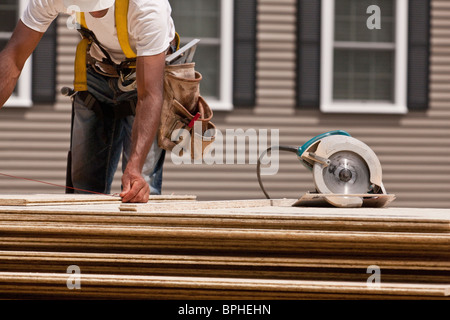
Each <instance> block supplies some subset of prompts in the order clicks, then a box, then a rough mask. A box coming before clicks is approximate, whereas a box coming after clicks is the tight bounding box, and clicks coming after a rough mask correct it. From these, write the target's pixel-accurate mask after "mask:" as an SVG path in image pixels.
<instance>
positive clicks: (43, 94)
mask: <svg viewBox="0 0 450 320" xmlns="http://www.w3.org/2000/svg"><path fill="white" fill-rule="evenodd" d="M55 86H56V21H54V22H53V23H52V24H51V25H50V27H49V28H48V30H47V32H46V33H45V34H44V36H43V37H42V39H41V41H40V42H39V44H38V46H37V47H36V49H35V51H34V53H33V85H32V88H33V102H34V103H50V104H51V103H54V102H55V99H56V97H55Z"/></svg>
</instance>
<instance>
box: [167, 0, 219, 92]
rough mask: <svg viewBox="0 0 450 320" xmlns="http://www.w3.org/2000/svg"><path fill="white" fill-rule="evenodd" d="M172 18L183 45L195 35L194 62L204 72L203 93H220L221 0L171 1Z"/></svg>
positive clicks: (198, 69)
mask: <svg viewBox="0 0 450 320" xmlns="http://www.w3.org/2000/svg"><path fill="white" fill-rule="evenodd" d="M170 4H171V6H172V17H173V19H174V22H175V27H176V29H177V32H178V34H179V35H180V37H181V40H182V44H185V43H186V42H188V41H189V40H190V39H193V38H198V39H200V40H201V41H200V43H199V45H198V47H197V51H196V54H195V58H194V61H195V63H196V69H197V71H199V72H200V73H201V74H202V75H203V79H204V80H203V81H202V82H201V93H202V96H206V97H217V98H218V97H219V96H220V90H219V88H220V80H219V79H220V77H219V75H220V73H219V71H220V34H221V30H220V25H221V10H220V8H221V0H171V1H170Z"/></svg>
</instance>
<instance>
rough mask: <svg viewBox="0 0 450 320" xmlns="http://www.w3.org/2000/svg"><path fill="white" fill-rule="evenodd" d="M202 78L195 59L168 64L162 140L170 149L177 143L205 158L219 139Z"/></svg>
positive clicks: (167, 148)
mask: <svg viewBox="0 0 450 320" xmlns="http://www.w3.org/2000/svg"><path fill="white" fill-rule="evenodd" d="M201 80H202V75H201V74H200V73H199V72H196V71H195V63H186V64H179V65H167V66H166V69H165V76H164V103H163V108H162V111H161V125H160V128H159V131H158V144H159V146H160V147H161V148H162V149H165V150H167V151H174V148H175V147H176V146H178V147H179V148H177V150H180V148H182V149H183V150H186V151H187V150H190V153H191V158H192V159H201V158H202V157H203V155H204V154H205V150H206V148H207V147H208V146H209V145H210V144H211V143H213V142H214V140H215V125H214V124H213V123H212V122H211V119H212V117H213V112H212V110H211V108H210V106H209V105H208V103H207V102H206V101H205V100H204V99H203V97H202V96H201V95H200V81H201ZM187 133H189V134H187ZM179 155H180V156H182V154H179Z"/></svg>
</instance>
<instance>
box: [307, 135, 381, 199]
mask: <svg viewBox="0 0 450 320" xmlns="http://www.w3.org/2000/svg"><path fill="white" fill-rule="evenodd" d="M301 159H302V160H303V161H304V162H306V163H307V164H308V166H311V167H312V170H313V176H314V183H315V185H316V188H317V191H318V192H320V193H323V194H336V193H342V194H354V193H361V194H363V193H368V192H369V191H370V192H371V193H377V194H386V190H385V188H384V186H383V183H382V169H381V164H380V161H379V160H378V157H377V156H376V154H375V152H373V150H372V149H371V148H370V147H369V146H368V145H366V144H365V143H363V142H361V141H360V140H357V139H355V138H353V137H351V136H346V135H331V136H326V137H324V138H322V139H319V140H317V141H315V142H314V143H312V144H310V145H309V146H308V147H307V149H306V150H304V151H303V153H302V155H301ZM330 165H332V166H334V167H337V168H339V169H340V170H339V172H334V171H333V172H332V173H329V172H327V171H325V169H326V168H327V167H328V166H330ZM330 172H331V170H330ZM356 176H357V177H358V180H357V181H356V182H355V177H356ZM333 179H335V180H336V181H337V182H334V183H333ZM352 179H353V180H352ZM345 183H348V184H347V185H346V184H345ZM339 184H340V185H339ZM342 186H345V187H342ZM331 189H333V190H331ZM370 189H371V190H370Z"/></svg>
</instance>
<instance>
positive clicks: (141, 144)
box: [127, 96, 163, 172]
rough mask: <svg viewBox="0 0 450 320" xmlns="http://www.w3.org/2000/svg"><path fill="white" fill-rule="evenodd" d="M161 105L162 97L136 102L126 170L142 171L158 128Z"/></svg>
mask: <svg viewBox="0 0 450 320" xmlns="http://www.w3.org/2000/svg"><path fill="white" fill-rule="evenodd" d="M162 103H163V100H162V97H150V96H149V97H145V98H143V99H140V100H138V103H137V106H136V117H135V119H134V123H133V129H132V137H131V139H132V148H131V154H130V159H129V160H128V165H127V169H128V170H132V171H134V172H141V171H142V167H143V166H144V163H145V159H146V158H147V154H148V152H149V150H150V148H151V146H152V144H153V141H154V140H155V137H156V134H157V131H158V128H159V123H160V118H161V108H162Z"/></svg>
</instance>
